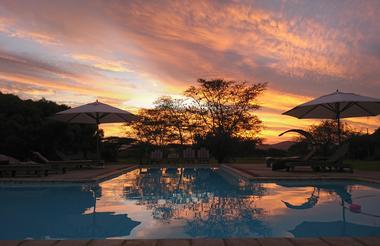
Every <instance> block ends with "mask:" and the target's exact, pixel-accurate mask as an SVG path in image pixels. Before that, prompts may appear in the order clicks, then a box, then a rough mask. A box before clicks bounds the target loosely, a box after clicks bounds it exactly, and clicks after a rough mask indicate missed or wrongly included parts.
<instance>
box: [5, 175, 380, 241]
mask: <svg viewBox="0 0 380 246" xmlns="http://www.w3.org/2000/svg"><path fill="white" fill-rule="evenodd" d="M0 199H1V202H0V239H25V238H30V239H88V238H95V239H96V238H222V237H223V238H229V237H320V236H325V237H326V236H380V189H379V187H376V186H374V185H373V184H368V183H359V182H353V181H309V182H306V181H303V182H301V181H276V182H249V181H247V180H244V179H242V178H240V177H237V176H235V175H232V174H231V173H229V172H228V171H226V170H224V169H212V168H204V169H202V168H198V169H189V168H186V169H183V168H161V169H158V168H157V169H154V168H150V169H136V170H134V171H131V172H129V173H126V174H123V175H120V176H118V177H116V178H113V179H110V180H107V181H105V182H102V183H99V184H97V185H79V184H71V185H63V184H55V185H53V184H51V185H45V184H39V185H31V184H29V185H26V184H24V185H22V184H19V185H5V184H2V185H0Z"/></svg>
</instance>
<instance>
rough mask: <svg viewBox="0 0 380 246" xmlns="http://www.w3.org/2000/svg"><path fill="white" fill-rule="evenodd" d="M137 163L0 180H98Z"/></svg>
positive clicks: (133, 166)
mask: <svg viewBox="0 0 380 246" xmlns="http://www.w3.org/2000/svg"><path fill="white" fill-rule="evenodd" d="M136 167H137V165H132V164H125V165H121V164H119V165H112V164H111V165H105V167H104V168H91V169H89V168H87V169H76V170H69V171H67V172H66V173H65V174H62V173H59V174H49V175H48V176H46V177H36V176H25V177H15V178H10V177H0V183H1V182H23V183H24V182H75V183H86V182H99V181H102V180H104V179H107V178H110V177H113V176H117V175H119V174H121V173H123V172H127V171H130V170H133V169H134V168H136ZM0 246H1V243H0Z"/></svg>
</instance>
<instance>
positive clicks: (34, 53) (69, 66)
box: [0, 0, 380, 143]
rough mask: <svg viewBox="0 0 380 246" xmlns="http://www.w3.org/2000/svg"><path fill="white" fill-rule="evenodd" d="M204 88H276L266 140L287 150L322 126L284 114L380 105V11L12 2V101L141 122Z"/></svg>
mask: <svg viewBox="0 0 380 246" xmlns="http://www.w3.org/2000/svg"><path fill="white" fill-rule="evenodd" d="M197 78H206V79H212V78H224V79H236V80H248V81H253V82H268V83H269V87H268V90H267V91H266V92H265V94H264V95H263V96H262V97H261V98H260V101H261V102H262V105H263V107H262V109H261V110H260V111H259V112H258V113H257V114H258V115H259V117H260V118H261V119H262V120H263V122H264V125H265V126H266V129H265V130H264V131H263V132H262V136H263V137H265V138H266V142H267V143H275V142H278V141H283V140H286V139H287V138H285V137H281V138H279V137H276V136H277V134H278V133H280V132H281V131H284V130H287V129H289V128H305V127H307V126H308V125H309V124H311V123H313V121H310V120H298V119H295V118H291V117H289V116H282V115H281V113H282V112H284V111H286V110H288V109H290V108H292V107H294V106H296V105H297V104H300V103H303V102H305V101H307V100H310V99H312V98H314V97H318V96H321V95H323V94H327V93H331V92H333V91H335V90H336V89H339V90H341V91H343V92H355V93H358V94H362V95H367V96H372V97H377V98H378V97H380V95H379V92H380V1H356V0H352V1H349V0H344V1H343V0H336V1H331V0H326V1H324V0H319V1H300V0H294V1H291V0H289V1H287V0H282V1H281V0H277V1H274V0H273V1H269V0H262V1H226V0H223V1H109V0H108V1H96V0H95V1H77V0H73V1H71V0H65V1H58V0H57V1H48V0H46V1H34V0H30V1H15V0H9V1H7V0H2V1H1V2H0V90H1V91H2V92H3V93H14V94H17V95H19V96H20V97H22V98H33V99H40V98H42V97H45V98H46V99H49V100H53V101H56V102H59V103H65V104H68V105H70V106H77V105H79V104H83V103H88V102H92V101H94V100H95V99H99V100H100V101H103V102H105V103H109V104H111V105H114V106H117V107H121V108H124V109H127V110H130V111H132V112H136V110H137V109H138V108H141V107H151V106H152V102H153V101H154V100H155V99H156V98H157V97H159V96H163V95H170V96H173V97H179V96H180V95H181V93H182V92H183V90H185V89H186V88H187V87H188V86H190V85H192V84H194V83H195V81H196V80H197ZM346 121H347V122H353V126H354V127H355V128H357V129H358V130H362V131H366V130H367V128H368V129H369V130H370V131H372V130H373V129H375V128H377V127H379V126H380V124H379V123H380V117H375V118H360V119H359V118H356V119H348V120H346ZM119 130H120V127H115V126H111V127H107V128H106V135H114V134H118V132H119Z"/></svg>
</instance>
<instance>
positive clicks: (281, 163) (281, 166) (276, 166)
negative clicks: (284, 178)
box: [271, 146, 317, 170]
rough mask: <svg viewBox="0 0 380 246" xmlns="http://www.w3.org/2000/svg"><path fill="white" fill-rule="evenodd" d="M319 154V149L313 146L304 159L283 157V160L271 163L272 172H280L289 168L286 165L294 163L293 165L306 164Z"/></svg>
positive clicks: (275, 160) (278, 159)
mask: <svg viewBox="0 0 380 246" xmlns="http://www.w3.org/2000/svg"><path fill="white" fill-rule="evenodd" d="M316 152H317V148H316V147H315V146H313V147H312V148H311V150H310V151H309V152H308V153H307V154H306V155H305V156H303V157H301V156H299V157H283V158H274V159H273V160H272V162H271V167H272V170H280V169H285V168H287V166H286V163H288V162H292V163H297V162H300V163H304V162H308V161H310V160H312V158H313V157H314V155H315V153H316Z"/></svg>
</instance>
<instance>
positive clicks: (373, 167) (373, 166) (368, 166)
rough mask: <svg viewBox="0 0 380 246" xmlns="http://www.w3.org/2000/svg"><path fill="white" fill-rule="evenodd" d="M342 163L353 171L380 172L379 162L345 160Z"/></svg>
mask: <svg viewBox="0 0 380 246" xmlns="http://www.w3.org/2000/svg"><path fill="white" fill-rule="evenodd" d="M344 162H345V163H347V164H351V165H352V166H353V167H354V170H366V171H380V161H364V160H345V161H344Z"/></svg>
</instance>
